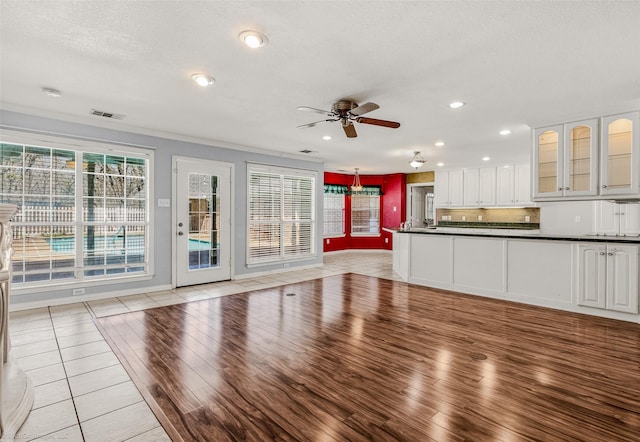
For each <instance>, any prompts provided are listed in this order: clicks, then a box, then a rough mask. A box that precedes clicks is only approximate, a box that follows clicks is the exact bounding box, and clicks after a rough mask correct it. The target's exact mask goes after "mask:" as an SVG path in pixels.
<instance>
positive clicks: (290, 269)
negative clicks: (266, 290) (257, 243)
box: [231, 263, 324, 281]
mask: <svg viewBox="0 0 640 442" xmlns="http://www.w3.org/2000/svg"><path fill="white" fill-rule="evenodd" d="M323 265H324V264H322V263H315V264H309V265H306V266H296V267H288V268H286V269H285V268H282V269H273V270H266V271H264V272H253V273H243V274H241V275H234V276H233V277H232V278H231V279H232V280H233V281H237V280H241V279H252V278H259V277H261V276H269V275H276V274H278V273H288V272H297V271H298V270H307V269H315V268H317V267H322V266H323Z"/></svg>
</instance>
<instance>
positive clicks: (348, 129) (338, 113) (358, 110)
mask: <svg viewBox="0 0 640 442" xmlns="http://www.w3.org/2000/svg"><path fill="white" fill-rule="evenodd" d="M378 108H380V106H378V105H377V104H375V103H371V102H369V103H365V104H363V105H358V103H356V102H355V101H351V100H340V101H337V102H335V103H334V104H333V106H332V107H331V110H330V111H326V110H322V109H316V108H315V107H309V106H298V110H299V111H305V112H315V113H318V114H324V115H325V116H327V117H328V118H326V119H324V120H320V121H314V122H313V123H308V124H303V125H301V126H298V127H314V126H316V125H317V124H319V123H324V122H327V121H339V122H340V124H341V125H342V129H343V130H344V133H345V135H346V136H347V138H356V137H357V136H358V133H357V132H356V128H355V126H354V124H353V123H354V122H356V123H362V124H371V125H373V126H381V127H389V128H392V129H397V128H398V127H400V123H398V122H395V121H388V120H378V119H376V118H367V117H362V116H361V115H364V114H366V113H368V112H371V111H374V110H376V109H378Z"/></svg>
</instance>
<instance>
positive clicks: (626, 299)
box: [575, 243, 640, 314]
mask: <svg viewBox="0 0 640 442" xmlns="http://www.w3.org/2000/svg"><path fill="white" fill-rule="evenodd" d="M576 247H577V255H578V256H577V260H576V263H577V267H576V270H575V276H576V281H575V282H576V284H575V289H576V299H577V302H578V305H583V306H586V307H596V308H602V309H607V310H615V311H619V312H625V313H634V314H637V313H638V298H639V297H640V295H639V293H638V277H639V274H638V273H639V272H638V255H639V254H640V246H630V245H618V244H599V243H593V244H578V245H577V246H576Z"/></svg>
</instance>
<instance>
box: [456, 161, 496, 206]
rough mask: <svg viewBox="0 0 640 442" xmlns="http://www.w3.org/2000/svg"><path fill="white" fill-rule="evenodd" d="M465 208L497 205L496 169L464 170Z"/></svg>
mask: <svg viewBox="0 0 640 442" xmlns="http://www.w3.org/2000/svg"><path fill="white" fill-rule="evenodd" d="M463 183H464V196H463V204H464V206H465V207H489V206H495V205H496V169H495V167H485V168H482V169H464V170H463Z"/></svg>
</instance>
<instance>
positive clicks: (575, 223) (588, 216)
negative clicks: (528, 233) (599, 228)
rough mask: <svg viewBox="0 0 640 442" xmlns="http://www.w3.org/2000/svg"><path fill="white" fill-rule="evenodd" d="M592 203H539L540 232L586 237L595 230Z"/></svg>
mask: <svg viewBox="0 0 640 442" xmlns="http://www.w3.org/2000/svg"><path fill="white" fill-rule="evenodd" d="M594 204H595V202H594V201H558V202H541V203H539V206H540V232H541V233H548V234H560V235H586V234H589V233H593V232H595V230H596V226H595V206H594Z"/></svg>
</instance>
